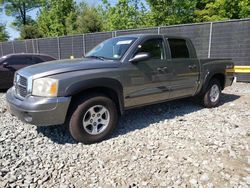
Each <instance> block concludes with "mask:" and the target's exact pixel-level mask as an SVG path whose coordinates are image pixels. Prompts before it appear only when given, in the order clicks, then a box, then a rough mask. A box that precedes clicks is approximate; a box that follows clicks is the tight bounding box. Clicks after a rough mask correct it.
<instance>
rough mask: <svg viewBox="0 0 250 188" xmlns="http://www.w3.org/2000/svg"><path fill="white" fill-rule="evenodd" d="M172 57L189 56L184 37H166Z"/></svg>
mask: <svg viewBox="0 0 250 188" xmlns="http://www.w3.org/2000/svg"><path fill="white" fill-rule="evenodd" d="M168 43H169V46H170V51H171V56H172V58H190V55H189V51H188V46H187V42H186V40H184V39H168Z"/></svg>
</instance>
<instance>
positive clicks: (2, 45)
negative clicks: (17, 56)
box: [0, 42, 3, 56]
mask: <svg viewBox="0 0 250 188" xmlns="http://www.w3.org/2000/svg"><path fill="white" fill-rule="evenodd" d="M0 44H1V56H3V43H2V42H0Z"/></svg>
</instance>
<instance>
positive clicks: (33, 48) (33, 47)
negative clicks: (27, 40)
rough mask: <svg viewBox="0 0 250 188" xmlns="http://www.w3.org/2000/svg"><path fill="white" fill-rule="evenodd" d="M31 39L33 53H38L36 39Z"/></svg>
mask: <svg viewBox="0 0 250 188" xmlns="http://www.w3.org/2000/svg"><path fill="white" fill-rule="evenodd" d="M31 41H32V52H33V53H36V51H35V46H34V39H31Z"/></svg>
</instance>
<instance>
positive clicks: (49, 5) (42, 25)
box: [37, 0, 76, 37]
mask: <svg viewBox="0 0 250 188" xmlns="http://www.w3.org/2000/svg"><path fill="white" fill-rule="evenodd" d="M75 11H76V8H75V3H74V1H73V0H61V1H57V0H47V2H46V4H45V5H44V6H43V7H42V9H41V11H40V14H39V16H38V19H37V24H38V28H39V29H40V31H41V33H42V35H43V36H44V37H49V36H60V35H67V34H69V33H68V32H71V30H72V29H73V27H72V25H70V27H72V28H69V29H67V27H68V26H67V23H69V22H70V21H74V19H75V18H74V15H75Z"/></svg>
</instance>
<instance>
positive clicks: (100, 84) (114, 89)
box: [65, 78, 124, 115]
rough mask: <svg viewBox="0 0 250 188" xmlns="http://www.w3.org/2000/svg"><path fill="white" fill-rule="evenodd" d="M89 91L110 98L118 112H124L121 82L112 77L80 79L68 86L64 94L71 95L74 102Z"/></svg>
mask: <svg viewBox="0 0 250 188" xmlns="http://www.w3.org/2000/svg"><path fill="white" fill-rule="evenodd" d="M90 93H101V94H104V95H106V96H107V97H109V98H110V99H112V100H113V101H114V102H115V104H116V106H117V111H118V112H119V114H120V115H121V114H123V112H124V98H123V87H122V84H121V83H120V82H119V81H118V80H116V79H112V78H99V79H89V80H84V81H80V82H77V83H74V84H72V85H71V86H69V87H68V88H67V89H66V91H65V96H71V97H72V101H71V103H74V102H75V101H76V100H77V99H78V98H79V97H81V96H84V95H86V94H90Z"/></svg>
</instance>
